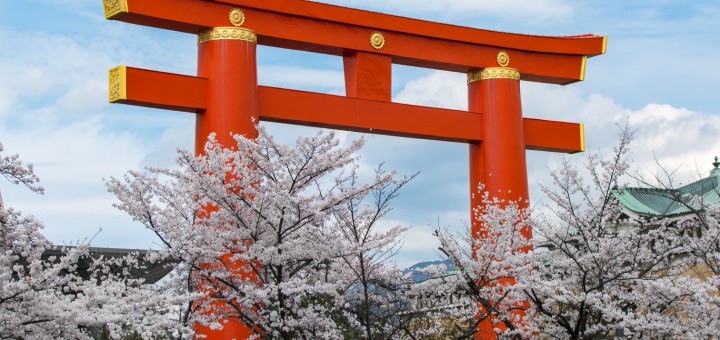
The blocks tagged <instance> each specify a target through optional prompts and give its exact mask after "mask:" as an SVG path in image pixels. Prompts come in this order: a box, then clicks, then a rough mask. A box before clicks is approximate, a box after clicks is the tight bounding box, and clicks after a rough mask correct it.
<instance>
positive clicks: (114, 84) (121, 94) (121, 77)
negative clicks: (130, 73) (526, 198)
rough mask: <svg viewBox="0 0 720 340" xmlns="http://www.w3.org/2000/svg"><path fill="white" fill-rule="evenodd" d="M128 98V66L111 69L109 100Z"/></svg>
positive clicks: (111, 101)
mask: <svg viewBox="0 0 720 340" xmlns="http://www.w3.org/2000/svg"><path fill="white" fill-rule="evenodd" d="M125 99H127V68H126V67H125V66H118V67H115V68H113V69H110V72H109V76H108V102H110V103H115V102H118V101H121V100H125Z"/></svg>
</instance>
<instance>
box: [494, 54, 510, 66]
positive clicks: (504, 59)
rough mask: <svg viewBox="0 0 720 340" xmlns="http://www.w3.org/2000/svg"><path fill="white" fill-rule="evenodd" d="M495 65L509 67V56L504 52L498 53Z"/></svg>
mask: <svg viewBox="0 0 720 340" xmlns="http://www.w3.org/2000/svg"><path fill="white" fill-rule="evenodd" d="M496 59H497V63H498V65H500V66H501V67H507V66H508V65H510V55H509V54H508V53H507V52H505V51H500V52H498V54H497V58H496Z"/></svg>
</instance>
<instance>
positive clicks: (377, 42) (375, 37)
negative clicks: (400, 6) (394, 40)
mask: <svg viewBox="0 0 720 340" xmlns="http://www.w3.org/2000/svg"><path fill="white" fill-rule="evenodd" d="M370 45H372V47H374V48H375V49H376V50H379V49H381V48H383V46H385V36H383V34H382V33H380V32H373V34H372V35H370Z"/></svg>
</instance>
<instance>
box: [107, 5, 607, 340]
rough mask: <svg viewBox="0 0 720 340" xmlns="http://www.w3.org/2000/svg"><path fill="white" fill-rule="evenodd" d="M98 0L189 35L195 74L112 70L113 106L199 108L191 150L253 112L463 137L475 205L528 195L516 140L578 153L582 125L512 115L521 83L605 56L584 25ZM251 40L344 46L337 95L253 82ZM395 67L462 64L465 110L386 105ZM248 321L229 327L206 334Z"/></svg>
mask: <svg viewBox="0 0 720 340" xmlns="http://www.w3.org/2000/svg"><path fill="white" fill-rule="evenodd" d="M103 5H104V9H105V16H106V18H108V19H112V20H118V21H124V22H128V23H134V24H139V25H144V26H151V27H156V28H162V29H168V30H174V31H179V32H185V33H190V34H197V35H198V72H197V76H187V75H178V74H171V73H164V72H157V71H150V70H142V69H137V68H131V67H125V66H119V67H116V68H114V69H112V70H110V80H109V86H110V89H109V101H110V102H112V103H125V104H132V105H138V106H145V107H153V108H160V109H168V110H177V111H185V112H194V113H197V125H196V135H195V149H196V152H201V151H202V149H203V145H204V143H205V141H206V139H207V136H208V135H209V134H210V133H211V132H216V133H217V140H218V141H219V142H220V143H221V144H223V145H227V146H231V145H232V144H233V140H232V138H231V137H230V134H231V133H233V134H243V135H245V136H247V137H249V138H254V137H256V136H257V131H256V129H255V122H257V121H258V119H259V120H260V121H271V122H280V123H288V124H297V125H306V126H315V127H324V128H333V129H340V130H347V131H357V132H369V133H376V134H384V135H393V136H402V137H412V138H422V139H431V140H443V141H453V142H463V143H468V144H469V146H470V157H469V158H470V162H469V163H470V188H471V206H473V207H475V206H478V205H479V203H480V202H479V199H480V197H477V196H475V195H472V193H473V192H474V191H475V189H476V186H477V184H478V183H481V182H482V183H484V184H485V190H488V191H489V192H490V193H492V194H494V195H497V196H500V197H502V198H505V199H510V200H521V199H522V200H526V199H527V198H528V182H527V167H526V161H525V150H542V151H551V152H564V153H574V152H580V151H583V150H584V148H585V146H584V134H583V125H582V124H576V123H565V122H553V121H546V120H538V119H529V118H523V117H522V109H521V103H520V80H521V79H522V80H527V81H535V82H543V83H551V84H560V85H566V84H570V83H574V82H577V81H581V80H583V79H584V77H585V67H586V62H587V58H588V57H593V56H596V55H599V54H603V53H605V48H606V43H607V39H606V37H602V36H596V35H591V34H588V35H579V36H569V37H541V36H531V35H519V34H510V33H501V32H494V31H487V30H479V29H472V28H466V27H459V26H453V25H447V24H439V23H433V22H427V21H421V20H415V19H409V18H403V17H397V16H392V15H386V14H380V13H374V12H368V11H361V10H356V9H350V8H344V7H338V6H332V5H326V4H320V3H313V2H309V1H302V0H152V1H150V0H103ZM256 44H262V45H267V46H274V47H281V48H287V49H294V50H301V51H308V52H315V53H324V54H331V55H337V56H342V57H343V61H344V69H345V88H346V96H334V95H326V94H320V93H312V92H304V91H295V90H288V89H281V88H273V87H266V86H258V84H257V64H256V53H255V52H256ZM511 58H512V60H511ZM510 62H512V66H513V68H510V67H508V66H509V64H510ZM393 63H394V64H401V65H409V66H416V67H424V68H430V69H437V70H446V71H454V72H464V73H467V75H468V91H469V103H468V104H469V105H468V111H458V110H448V109H439V108H431V107H422V106H414V105H405V104H399V103H393V102H391V70H392V64H393ZM478 227H479V226H477V225H473V229H474V231H477V228H478ZM526 232H527V235H526V236H528V237H530V236H531V232H530V231H529V230H527V231H526ZM246 331H247V330H242V329H240V328H238V329H235V328H234V327H225V330H224V331H223V332H219V333H213V335H212V337H213V338H218V339H224V338H228V339H229V338H235V337H238V336H242V335H243V334H247V333H243V332H246ZM233 332H240V333H233Z"/></svg>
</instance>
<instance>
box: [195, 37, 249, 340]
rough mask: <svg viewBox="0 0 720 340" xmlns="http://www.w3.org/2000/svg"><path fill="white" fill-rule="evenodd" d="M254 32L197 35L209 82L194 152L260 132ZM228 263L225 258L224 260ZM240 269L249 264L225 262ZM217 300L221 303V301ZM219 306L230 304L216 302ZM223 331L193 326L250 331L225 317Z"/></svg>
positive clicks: (230, 334)
mask: <svg viewBox="0 0 720 340" xmlns="http://www.w3.org/2000/svg"><path fill="white" fill-rule="evenodd" d="M256 44H257V36H256V35H255V32H253V31H251V30H249V29H245V28H240V27H218V28H213V29H211V30H207V31H204V32H201V33H200V34H199V35H198V71H197V73H198V77H201V78H205V79H207V80H208V83H207V89H208V91H207V106H206V109H205V110H202V111H200V112H198V115H197V118H196V119H197V120H196V127H195V129H196V133H195V153H196V154H202V153H203V151H204V146H205V142H206V141H207V138H208V136H209V135H210V134H211V133H215V139H216V140H217V142H218V143H219V144H220V145H222V146H224V147H227V148H230V149H235V148H236V145H237V144H236V143H235V140H234V139H233V135H243V136H245V137H246V138H250V139H254V138H257V136H258V131H257V129H256V127H255V126H256V124H257V123H258V122H259V117H258V109H257V89H258V83H257V61H256V50H257V46H256ZM225 261H228V259H225ZM226 265H230V266H232V267H234V268H237V269H238V275H243V272H242V269H241V268H242V267H244V266H246V265H247V264H243V263H232V264H226ZM219 304H220V303H219ZM216 307H217V308H231V307H229V306H222V305H217V306H216ZM222 322H223V328H222V330H212V329H210V328H208V327H205V326H201V325H196V326H195V330H196V331H197V332H198V333H201V334H204V335H205V336H207V339H217V340H224V339H228V340H229V339H238V340H239V339H247V338H249V337H250V336H252V335H253V334H254V333H253V331H252V330H251V329H250V328H248V327H247V326H246V325H244V324H243V323H242V322H240V321H239V320H237V319H229V320H223V321H222Z"/></svg>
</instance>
